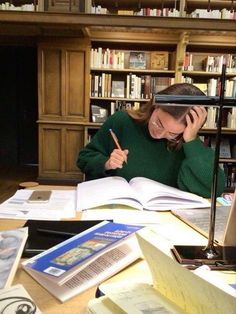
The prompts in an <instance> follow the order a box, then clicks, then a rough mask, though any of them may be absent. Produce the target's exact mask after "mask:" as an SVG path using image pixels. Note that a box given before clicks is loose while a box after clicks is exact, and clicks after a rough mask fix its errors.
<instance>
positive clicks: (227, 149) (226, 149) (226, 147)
mask: <svg viewBox="0 0 236 314" xmlns="http://www.w3.org/2000/svg"><path fill="white" fill-rule="evenodd" d="M200 139H201V140H202V141H203V143H204V145H205V146H207V147H211V148H213V149H215V145H216V144H215V143H216V139H215V136H209V135H201V136H200ZM235 148H236V147H234V144H233V143H232V152H231V146H230V140H229V138H226V137H222V139H221V142H220V156H219V157H220V158H224V159H230V158H236V156H235V152H234V150H235Z"/></svg>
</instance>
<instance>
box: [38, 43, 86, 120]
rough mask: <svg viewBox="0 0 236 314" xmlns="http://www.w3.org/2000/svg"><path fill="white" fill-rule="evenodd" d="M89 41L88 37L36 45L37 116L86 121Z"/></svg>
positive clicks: (45, 118)
mask: <svg viewBox="0 0 236 314" xmlns="http://www.w3.org/2000/svg"><path fill="white" fill-rule="evenodd" d="M89 43H90V42H88V41H87V40H83V39H77V40H74V41H73V40H65V39H64V40H61V41H60V40H57V39H55V38H54V39H52V40H51V41H50V40H48V41H45V42H42V43H40V44H39V48H38V51H39V53H38V55H39V61H38V64H39V74H38V78H39V119H40V120H41V119H42V120H51V119H54V120H58V121H65V120H66V121H88V119H89V109H88V108H89V105H88V99H89V66H90V64H89V60H90V59H89V55H90V51H89V48H90V46H89Z"/></svg>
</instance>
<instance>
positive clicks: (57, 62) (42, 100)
mask: <svg viewBox="0 0 236 314" xmlns="http://www.w3.org/2000/svg"><path fill="white" fill-rule="evenodd" d="M38 55H39V104H40V105H39V117H41V116H43V115H45V116H48V115H49V116H54V117H60V116H61V108H62V99H61V79H62V68H61V67H62V66H61V59H62V51H61V50H60V49H58V48H55V49H53V48H47V49H43V48H42V49H41V48H40V49H39V53H38Z"/></svg>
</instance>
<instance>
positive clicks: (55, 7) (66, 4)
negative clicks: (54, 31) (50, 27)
mask: <svg viewBox="0 0 236 314" xmlns="http://www.w3.org/2000/svg"><path fill="white" fill-rule="evenodd" d="M79 1H80V0H46V1H45V11H51V12H79Z"/></svg>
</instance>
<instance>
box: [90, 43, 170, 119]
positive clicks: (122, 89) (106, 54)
mask: <svg viewBox="0 0 236 314" xmlns="http://www.w3.org/2000/svg"><path fill="white" fill-rule="evenodd" d="M106 45H107V43H106ZM119 46H120V44H119ZM124 46H125V44H124ZM145 48H146V49H147V48H148V47H145ZM158 48H159V50H157V49H156V47H154V49H155V50H151V49H150V47H149V49H150V50H141V49H139V50H138V49H137V50H135V49H134V50H130V49H123V50H120V49H116V47H115V46H113V47H112V48H110V47H109V48H107V47H106V46H102V45H101V46H97V47H93V48H92V49H91V63H90V112H91V121H92V122H100V123H102V122H104V121H105V120H106V118H107V116H109V115H111V114H113V113H114V112H115V111H118V110H124V109H134V110H136V109H138V108H139V107H140V106H141V105H142V103H144V102H146V101H148V100H149V99H151V98H152V95H153V94H154V93H157V92H158V91H160V90H162V89H164V88H165V87H167V86H169V85H171V84H173V83H174V76H175V47H171V50H163V48H162V50H161V49H160V46H158ZM165 48H166V47H165ZM152 49H153V47H152Z"/></svg>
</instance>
